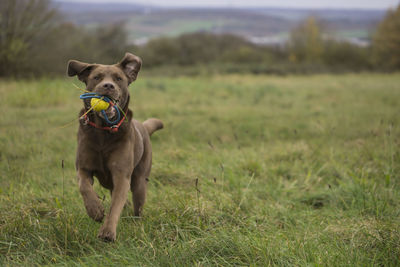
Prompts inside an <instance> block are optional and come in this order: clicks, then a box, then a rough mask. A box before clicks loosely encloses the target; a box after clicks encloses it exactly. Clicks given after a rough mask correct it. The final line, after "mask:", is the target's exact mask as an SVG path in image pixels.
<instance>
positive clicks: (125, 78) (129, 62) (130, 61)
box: [68, 53, 142, 107]
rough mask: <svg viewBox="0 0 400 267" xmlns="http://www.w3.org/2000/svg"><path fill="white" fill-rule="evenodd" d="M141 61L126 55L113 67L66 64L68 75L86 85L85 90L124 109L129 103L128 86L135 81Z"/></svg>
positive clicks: (78, 62)
mask: <svg viewBox="0 0 400 267" xmlns="http://www.w3.org/2000/svg"><path fill="white" fill-rule="evenodd" d="M141 66H142V60H141V59H140V58H139V57H138V56H135V55H133V54H130V53H126V54H125V56H124V58H123V59H122V60H121V61H120V62H119V63H117V64H114V65H101V64H89V63H84V62H80V61H77V60H70V61H69V62H68V75H69V76H75V75H77V76H78V78H79V80H81V81H82V82H84V83H85V84H86V90H88V91H90V92H94V93H96V94H99V95H104V96H108V97H110V98H111V99H113V100H114V101H117V102H118V103H120V106H121V107H125V106H126V105H127V104H128V103H127V102H128V101H129V92H128V86H129V84H130V83H132V82H133V81H135V80H136V78H137V75H138V73H139V71H140V67H141Z"/></svg>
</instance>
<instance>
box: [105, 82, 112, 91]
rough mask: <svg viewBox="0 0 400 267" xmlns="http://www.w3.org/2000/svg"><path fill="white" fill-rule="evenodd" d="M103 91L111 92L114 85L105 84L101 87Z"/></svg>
mask: <svg viewBox="0 0 400 267" xmlns="http://www.w3.org/2000/svg"><path fill="white" fill-rule="evenodd" d="M103 87H104V89H106V90H113V89H114V85H113V84H112V83H105V84H104V85H103Z"/></svg>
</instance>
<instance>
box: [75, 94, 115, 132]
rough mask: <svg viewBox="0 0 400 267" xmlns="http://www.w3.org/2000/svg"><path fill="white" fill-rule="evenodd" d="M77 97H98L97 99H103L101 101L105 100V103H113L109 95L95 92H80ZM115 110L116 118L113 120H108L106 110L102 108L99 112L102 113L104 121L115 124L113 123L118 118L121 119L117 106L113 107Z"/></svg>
mask: <svg viewBox="0 0 400 267" xmlns="http://www.w3.org/2000/svg"><path fill="white" fill-rule="evenodd" d="M79 98H80V99H92V98H99V99H101V100H103V101H105V102H107V103H111V104H113V101H112V100H111V99H110V98H109V97H107V96H102V95H98V94H96V93H84V94H81V95H80V96H79ZM113 106H114V107H115V106H116V105H114V104H113ZM115 110H116V111H117V119H116V120H114V121H110V119H109V118H108V116H107V114H106V112H105V111H104V110H102V111H101V114H103V116H104V119H105V120H106V122H107V123H108V124H109V125H115V124H117V123H118V122H119V121H120V119H121V114H120V112H119V108H118V107H115Z"/></svg>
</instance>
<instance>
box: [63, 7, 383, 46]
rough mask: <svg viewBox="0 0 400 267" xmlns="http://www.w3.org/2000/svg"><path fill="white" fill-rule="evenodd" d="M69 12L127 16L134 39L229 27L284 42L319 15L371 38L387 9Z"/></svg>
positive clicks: (344, 31)
mask: <svg viewBox="0 0 400 267" xmlns="http://www.w3.org/2000/svg"><path fill="white" fill-rule="evenodd" d="M57 6H58V7H59V8H60V10H61V11H62V12H63V13H64V14H65V15H66V18H67V19H68V20H70V21H73V22H75V23H77V24H81V25H91V26H93V25H98V24H103V23H115V22H125V23H126V26H127V30H128V32H129V36H130V40H131V41H132V42H136V43H144V42H146V41H147V40H148V39H149V38H154V37H159V36H176V35H179V34H182V33H188V32H199V31H205V32H213V33H231V34H236V35H240V36H243V37H245V38H246V39H249V40H251V41H253V42H255V43H263V44H280V43H282V42H284V41H285V40H286V39H287V36H288V33H289V31H290V30H291V29H292V28H293V27H294V26H295V25H297V24H298V23H299V22H300V21H301V20H302V19H304V18H306V17H307V16H310V15H313V16H316V17H318V18H319V19H320V20H321V21H322V22H323V24H324V25H325V28H326V29H327V31H328V32H329V33H330V34H331V35H334V36H336V37H337V38H347V39H348V38H358V39H368V38H369V35H370V33H371V31H373V30H374V28H375V27H376V25H377V23H378V22H379V21H380V20H381V19H382V17H383V16H384V14H385V10H359V9H352V10H340V9H339V10H336V9H335V10H323V9H285V8H257V9H255V8H241V9H239V8H235V9H226V8H175V9H168V8H160V7H155V6H146V5H137V4H87V3H67V2H61V3H58V4H57Z"/></svg>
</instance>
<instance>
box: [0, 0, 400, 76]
mask: <svg viewBox="0 0 400 267" xmlns="http://www.w3.org/2000/svg"><path fill="white" fill-rule="evenodd" d="M322 25H323V24H322V23H321V22H320V21H319V20H318V19H317V18H314V17H309V18H307V19H305V20H304V21H303V22H302V23H300V24H299V25H298V26H297V27H296V28H295V29H293V30H292V31H291V33H290V37H289V41H288V42H287V44H286V45H285V46H281V47H272V46H261V45H255V44H253V43H250V42H249V41H247V40H245V39H243V38H241V37H238V36H233V35H229V34H222V35H215V34H210V33H191V34H184V35H181V36H178V37H174V38H167V37H161V38H156V39H152V40H150V41H149V42H148V43H147V44H146V45H143V46H135V45H132V44H129V43H128V40H127V33H126V30H125V28H124V25H123V23H119V24H110V25H101V27H98V28H96V29H90V30H89V29H85V28H81V27H79V26H77V25H75V24H73V23H71V22H68V21H65V20H64V19H63V17H62V14H60V13H59V11H57V10H56V9H55V8H53V7H52V5H51V2H50V0H2V1H1V2H0V30H1V31H0V77H13V76H14V77H35V76H40V75H61V74H64V72H65V64H66V62H67V60H68V59H71V58H75V59H79V60H82V61H88V62H97V63H104V64H109V63H114V62H115V60H117V59H119V58H120V57H121V56H122V55H123V54H124V53H125V52H126V51H130V52H133V53H135V54H137V55H139V56H140V57H142V59H143V62H144V66H145V67H146V69H148V70H154V71H157V70H159V71H162V72H164V71H165V70H168V71H171V70H174V69H176V70H179V72H180V73H182V70H186V72H187V71H188V70H191V71H192V73H198V71H199V70H201V69H202V70H204V69H205V70H207V71H216V72H252V73H294V72H297V73H315V72H348V71H395V70H399V69H400V42H399V36H400V5H399V7H397V8H396V9H394V10H389V11H388V12H387V14H386V16H385V18H384V19H383V21H382V22H381V23H380V24H379V25H378V27H377V29H376V31H375V33H374V34H373V36H372V44H371V46H368V47H360V46H357V45H354V44H350V43H348V42H343V41H337V40H334V39H329V38H327V35H325V33H324V28H323V26H322ZM182 67H184V68H182ZM168 71H167V72H168Z"/></svg>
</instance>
